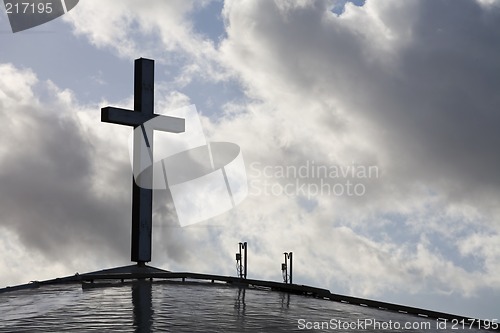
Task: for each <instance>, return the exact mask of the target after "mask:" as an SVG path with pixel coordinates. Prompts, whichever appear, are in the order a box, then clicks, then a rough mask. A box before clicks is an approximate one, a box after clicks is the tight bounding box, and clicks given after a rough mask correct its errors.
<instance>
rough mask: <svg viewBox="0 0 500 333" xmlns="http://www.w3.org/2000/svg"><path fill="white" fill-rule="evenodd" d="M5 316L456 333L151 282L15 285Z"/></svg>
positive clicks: (164, 327)
mask: <svg viewBox="0 0 500 333" xmlns="http://www.w3.org/2000/svg"><path fill="white" fill-rule="evenodd" d="M97 285H99V284H96V286H97ZM0 314H1V319H0V332H66V331H71V332H133V331H135V332H149V331H151V332H294V331H297V332H299V331H300V332H303V331H314V332H333V331H339V332H358V331H364V332H380V331H393V332H396V331H397V332H400V331H403V330H404V331H408V332H444V331H453V332H456V331H457V330H456V329H452V327H451V326H450V325H449V324H450V323H448V326H447V329H442V328H443V327H441V328H439V327H438V326H437V325H438V323H439V321H437V320H433V319H428V318H420V317H417V316H410V315H406V314H401V313H396V312H390V311H381V310H377V309H374V308H369V307H362V306H356V305H351V304H344V303H339V302H332V301H328V300H324V299H321V298H314V297H306V296H302V295H295V294H290V293H286V292H278V291H269V290H261V289H259V288H239V287H235V286H230V285H226V284H223V283H200V282H184V283H182V282H161V281H159V282H151V281H149V280H135V281H131V282H128V283H127V282H126V283H118V284H116V285H113V286H110V285H103V286H102V287H91V288H82V284H81V283H67V284H55V285H43V286H40V287H39V288H33V289H23V290H14V291H11V292H7V293H2V294H0ZM376 325H378V326H376ZM389 325H391V326H390V327H389ZM407 325H411V329H403V328H405V327H406V326H407ZM391 327H392V328H393V329H392V330H389V329H388V328H391ZM397 327H399V329H394V328H397ZM408 328H410V326H408ZM466 331H467V332H479V331H480V330H477V329H466Z"/></svg>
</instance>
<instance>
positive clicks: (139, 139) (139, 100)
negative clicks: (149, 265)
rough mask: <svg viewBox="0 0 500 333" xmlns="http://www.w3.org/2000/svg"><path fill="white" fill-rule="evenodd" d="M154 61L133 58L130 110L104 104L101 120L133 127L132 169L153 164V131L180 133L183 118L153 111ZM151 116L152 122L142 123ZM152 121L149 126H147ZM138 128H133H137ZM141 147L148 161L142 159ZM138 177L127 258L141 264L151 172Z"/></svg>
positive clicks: (147, 238)
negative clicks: (129, 249)
mask: <svg viewBox="0 0 500 333" xmlns="http://www.w3.org/2000/svg"><path fill="white" fill-rule="evenodd" d="M153 104H154V60H150V59H144V58H140V59H136V60H135V68H134V110H126V109H119V108H114V107H109V106H108V107H105V108H102V109H101V121H103V122H107V123H114V124H120V125H127V126H133V127H134V152H133V158H132V160H133V168H134V170H137V169H138V170H144V169H146V168H148V167H149V166H151V168H152V164H153V132H154V130H160V131H165V132H172V133H181V132H184V126H185V125H184V119H182V118H174V117H169V116H161V115H157V114H155V113H154V105H153ZM153 118H154V122H150V123H149V124H147V125H146V126H145V123H146V122H148V121H149V120H152V119H153ZM150 124H152V125H150ZM139 127H140V131H139V130H135V129H138V128H139ZM144 150H147V155H149V157H150V160H149V161H145V160H144V158H141V157H142V156H144V154H143V153H144ZM140 177H141V179H140V186H139V185H138V183H139V179H137V178H138V177H136V178H135V179H134V176H132V247H131V248H132V251H131V252H132V253H131V260H132V261H135V262H137V263H138V264H139V265H143V264H145V263H146V262H150V261H151V234H152V226H153V173H152V172H144V173H143V174H141V176H140Z"/></svg>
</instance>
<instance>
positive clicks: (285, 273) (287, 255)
mask: <svg viewBox="0 0 500 333" xmlns="http://www.w3.org/2000/svg"><path fill="white" fill-rule="evenodd" d="M283 254H284V255H285V262H284V263H282V264H281V273H282V274H283V282H285V283H288V280H289V278H290V284H292V283H293V282H292V281H293V280H292V278H293V271H292V269H293V253H292V252H284V253H283ZM288 261H289V262H290V274H289V273H288V265H287V262H288Z"/></svg>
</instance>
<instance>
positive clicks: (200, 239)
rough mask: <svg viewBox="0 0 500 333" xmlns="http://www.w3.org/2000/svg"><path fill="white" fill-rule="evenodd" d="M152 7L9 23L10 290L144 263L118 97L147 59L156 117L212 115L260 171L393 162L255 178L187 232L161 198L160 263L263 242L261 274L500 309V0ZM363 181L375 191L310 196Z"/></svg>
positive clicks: (206, 118)
mask: <svg viewBox="0 0 500 333" xmlns="http://www.w3.org/2000/svg"><path fill="white" fill-rule="evenodd" d="M148 4H149V5H148V6H144V3H143V2H134V1H131V0H129V1H120V2H113V3H111V2H110V3H108V2H106V3H102V2H99V1H92V0H85V1H81V3H79V5H78V6H77V7H75V8H74V9H73V10H72V11H71V12H70V13H68V14H66V15H65V16H64V17H61V18H58V19H56V20H54V21H52V22H49V23H47V24H44V25H42V26H39V27H36V28H33V29H30V30H27V31H25V32H20V33H16V34H12V33H11V31H10V27H9V25H8V20H7V17H6V15H5V13H2V14H1V15H0V40H1V44H0V45H1V46H0V117H2V119H4V130H3V131H2V133H1V134H0V163H1V168H0V170H1V171H0V211H1V212H2V215H1V219H0V231H1V233H0V250H1V251H2V253H3V254H4V256H3V257H2V259H0V276H1V277H2V278H1V280H0V286H6V285H13V284H17V283H24V282H27V281H30V280H35V279H40V280H41V279H44V278H52V277H57V276H61V275H66V274H73V273H74V272H76V271H80V272H85V271H91V270H94V269H101V268H104V267H109V266H117V265H124V264H127V263H128V254H129V246H130V245H129V233H130V214H129V212H130V176H131V172H130V166H129V165H128V152H127V143H126V142H127V137H128V135H129V134H130V129H128V128H121V127H120V126H115V125H111V124H102V123H101V122H100V107H104V106H106V105H115V106H120V107H131V103H132V90H133V89H132V87H133V86H132V83H133V60H134V59H136V58H139V57H146V58H153V59H155V60H156V74H155V75H156V102H157V112H162V113H166V114H168V112H169V110H175V109H177V108H179V107H182V106H186V105H190V104H195V105H196V107H197V109H198V111H199V112H200V114H201V121H202V124H203V127H204V130H205V134H206V135H207V137H208V138H209V139H210V140H212V141H228V142H233V143H237V144H238V145H239V146H240V147H241V150H242V153H243V157H244V160H245V164H246V168H247V171H248V170H251V168H252V166H253V167H255V166H256V165H258V166H260V167H261V168H264V167H276V166H282V167H291V168H293V167H295V168H299V167H301V166H304V165H306V164H307V163H308V162H309V163H310V162H311V161H314V163H315V164H316V165H323V166H326V167H331V166H342V165H344V166H345V165H354V164H355V165H359V166H362V167H363V166H366V167H369V166H376V167H377V168H378V170H380V176H379V177H374V178H362V177H351V178H349V179H345V178H342V177H341V178H337V179H331V178H330V179H318V178H313V177H312V178H308V177H302V178H300V179H297V177H294V176H292V175H285V176H283V177H278V176H275V177H264V176H263V175H253V176H252V175H251V174H250V173H249V179H248V181H249V183H250V185H253V186H254V188H258V189H261V190H262V191H261V192H260V194H259V195H256V194H253V195H249V196H248V197H247V198H246V199H245V201H244V202H243V203H242V204H240V205H239V206H237V207H236V208H235V209H234V210H232V211H230V212H227V213H225V214H223V215H220V216H218V217H216V218H213V219H211V220H209V221H205V222H203V223H200V224H198V225H194V226H191V227H186V228H182V227H180V226H179V225H177V224H175V223H173V222H172V221H171V220H169V215H168V208H167V205H166V204H165V202H164V201H163V198H162V197H161V196H158V198H157V199H156V201H155V215H154V219H155V222H154V223H155V229H154V232H153V233H154V241H155V244H154V247H153V261H152V263H151V264H152V265H155V266H159V267H163V268H166V269H170V270H182V271H189V270H191V271H196V272H207V273H214V274H230V275H233V274H235V270H234V258H233V257H234V252H235V251H236V250H237V244H238V242H240V241H247V242H249V251H250V256H249V277H253V278H262V279H271V280H280V279H281V275H280V271H279V265H280V262H281V260H282V253H283V252H284V251H293V252H294V259H295V261H296V262H295V263H294V267H295V274H294V281H296V282H297V283H301V284H312V285H315V286H319V287H324V288H328V289H330V290H331V291H332V292H338V293H345V294H351V295H355V296H361V297H370V298H375V299H381V300H387V301H393V302H397V303H402V304H408V305H413V306H420V307H425V308H430V309H435V310H439V311H445V312H452V313H457V314H464V315H471V316H477V317H481V318H486V319H494V318H498V316H499V313H498V299H499V297H500V289H499V287H498V286H500V280H499V276H500V250H499V248H498V246H497V244H498V241H500V233H499V230H500V219H499V218H498V216H500V215H499V214H500V209H499V206H498V199H500V181H499V180H498V177H497V170H498V169H499V167H500V159H499V158H498V153H497V147H498V143H499V142H500V137H499V134H498V133H499V131H498V129H497V127H498V120H499V116H498V107H499V105H500V100H499V98H498V88H499V86H500V79H499V77H500V76H499V75H497V74H498V73H500V67H499V65H498V61H497V59H498V58H499V56H500V46H499V44H498V40H499V37H500V36H499V34H500V29H499V28H500V27H499V26H498V25H499V22H500V20H499V18H500V5H499V2H498V1H495V0H491V1H490V0H474V1H465V0H457V1H454V2H450V1H440V0H433V1H416V0H409V1H405V2H401V1H398V0H385V1H369V0H368V1H366V3H365V2H362V1H357V2H355V3H354V4H352V3H348V4H344V3H342V2H340V1H335V0H315V1H313V0H311V1H305V0H304V1H285V0H283V1H278V0H276V1H267V0H266V1H264V0H255V1H248V0H247V1H243V0H241V1H236V0H234V1H224V2H222V1H209V0H206V1H150V2H149V3H148ZM347 180H350V181H352V182H355V183H357V184H360V186H362V187H363V188H364V189H365V192H364V193H363V195H354V196H348V195H332V194H331V193H326V192H322V193H308V194H307V193H306V194H305V195H304V193H302V192H301V191H299V190H298V188H299V187H300V185H301V184H305V185H308V186H309V188H310V189H311V188H314V187H312V186H321V184H322V183H321V181H325V182H326V183H328V184H330V185H332V184H333V183H342V184H345V182H346V181H347ZM263 184H268V185H270V186H271V187H270V188H274V189H281V190H283V189H285V188H288V189H292V191H291V192H288V193H285V192H282V193H281V194H276V193H266V192H265V191H264V190H265V188H264V187H262V186H263ZM287 185H288V187H286V186H287ZM294 191H295V192H294ZM209 195H210V194H207V200H209V199H210V198H209ZM27 271H30V273H29V274H28V275H29V276H27V273H26V272H27Z"/></svg>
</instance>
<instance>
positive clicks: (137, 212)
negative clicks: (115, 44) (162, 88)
mask: <svg viewBox="0 0 500 333" xmlns="http://www.w3.org/2000/svg"><path fill="white" fill-rule="evenodd" d="M134 111H135V112H141V113H146V114H151V115H152V114H153V113H154V61H153V60H150V59H144V58H140V59H136V60H135V66H134ZM138 126H140V127H141V131H136V130H135V129H136V128H137V127H138ZM138 126H134V155H133V163H134V168H135V169H137V170H143V169H144V167H147V166H148V165H149V164H150V163H152V159H153V145H152V144H150V142H149V140H153V129H152V128H151V127H150V126H144V125H143V124H140V125H138ZM143 140H145V143H146V149H148V152H146V153H148V154H149V155H150V157H151V161H147V160H145V159H144V158H143V156H144V154H143V152H142V151H141V150H143V149H144V148H145V147H144V141H143ZM145 164H147V165H145ZM132 177H133V176H132ZM138 177H151V178H152V172H144V173H143V174H142V175H140V176H138ZM138 177H137V178H138ZM138 183H140V184H152V183H153V179H140V182H139V179H136V180H135V181H134V179H133V178H132V184H133V185H132V186H133V187H132V246H131V260H132V261H135V262H137V263H138V264H139V265H143V264H144V263H146V262H150V261H151V237H152V228H153V221H152V220H153V216H152V215H153V214H152V211H153V190H152V188H144V187H141V186H139V185H138Z"/></svg>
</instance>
